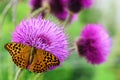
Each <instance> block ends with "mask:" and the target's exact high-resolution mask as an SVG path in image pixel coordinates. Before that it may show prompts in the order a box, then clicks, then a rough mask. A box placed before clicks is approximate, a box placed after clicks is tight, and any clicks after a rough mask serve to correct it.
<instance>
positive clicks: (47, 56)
mask: <svg viewBox="0 0 120 80" xmlns="http://www.w3.org/2000/svg"><path fill="white" fill-rule="evenodd" d="M42 55H43V56H44V63H45V64H46V66H47V67H48V68H50V67H54V66H58V65H59V64H60V61H59V59H58V58H57V57H56V56H54V55H53V54H51V53H50V52H48V51H44V52H43V53H42Z"/></svg>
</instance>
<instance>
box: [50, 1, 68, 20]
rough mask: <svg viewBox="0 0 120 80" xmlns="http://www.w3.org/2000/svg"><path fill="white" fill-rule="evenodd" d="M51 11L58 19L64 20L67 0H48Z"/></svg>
mask: <svg viewBox="0 0 120 80" xmlns="http://www.w3.org/2000/svg"><path fill="white" fill-rule="evenodd" d="M48 1H49V4H50V7H51V13H53V14H54V15H55V16H56V17H57V18H58V19H60V20H65V19H66V18H67V17H68V11H67V10H66V2H67V0H48Z"/></svg>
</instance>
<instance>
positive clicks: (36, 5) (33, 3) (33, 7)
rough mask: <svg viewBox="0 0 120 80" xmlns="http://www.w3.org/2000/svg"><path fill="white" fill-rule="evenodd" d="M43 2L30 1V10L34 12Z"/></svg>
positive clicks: (40, 0)
mask: <svg viewBox="0 0 120 80" xmlns="http://www.w3.org/2000/svg"><path fill="white" fill-rule="evenodd" d="M42 2H43V0H30V5H31V6H32V10H33V11H34V10H36V9H38V8H40V7H42Z"/></svg>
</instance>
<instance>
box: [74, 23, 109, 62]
mask: <svg viewBox="0 0 120 80" xmlns="http://www.w3.org/2000/svg"><path fill="white" fill-rule="evenodd" d="M80 36H81V38H79V39H78V41H77V42H76V44H77V49H78V53H79V55H81V56H84V57H85V58H86V59H87V61H88V62H89V63H91V64H100V63H102V62H105V61H106V59H107V57H108V54H109V53H110V47H111V39H110V36H109V34H108V33H107V32H106V30H105V29H104V28H103V26H101V25H99V24H88V25H86V26H85V27H84V28H83V30H82V33H81V35H80Z"/></svg>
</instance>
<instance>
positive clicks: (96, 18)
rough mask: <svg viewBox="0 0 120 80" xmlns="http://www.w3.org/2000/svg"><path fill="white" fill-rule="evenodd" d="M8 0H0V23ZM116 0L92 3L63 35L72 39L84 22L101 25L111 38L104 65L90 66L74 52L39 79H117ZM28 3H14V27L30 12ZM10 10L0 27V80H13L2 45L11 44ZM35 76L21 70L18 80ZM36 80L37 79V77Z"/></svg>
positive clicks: (119, 40)
mask: <svg viewBox="0 0 120 80" xmlns="http://www.w3.org/2000/svg"><path fill="white" fill-rule="evenodd" d="M8 2H9V0H0V21H2V18H3V16H2V12H3V10H4V8H5V6H6V5H7V4H8ZM118 3H120V2H119V0H116V1H113V0H96V1H95V3H94V4H93V6H92V8H90V9H86V10H83V11H81V12H80V14H79V19H78V20H77V21H75V22H74V23H72V24H71V25H69V26H68V28H67V33H68V34H69V36H70V38H71V39H72V40H74V41H75V40H76V38H77V37H78V36H79V34H80V31H81V29H82V27H83V26H84V25H85V24H87V23H101V24H103V25H104V26H105V27H106V28H107V29H108V31H109V32H110V35H111V37H112V42H113V44H112V48H111V54H110V56H109V58H108V60H107V62H105V63H104V64H101V65H91V64H89V63H87V61H86V60H85V59H84V58H80V57H79V56H78V54H77V52H76V51H74V52H72V54H71V55H70V57H69V58H68V59H67V60H66V61H65V62H64V63H63V65H61V66H60V67H58V68H57V69H55V70H52V71H48V72H46V73H45V74H44V76H43V75H41V76H39V77H42V78H43V80H120V38H119V37H120V36H119V35H120V32H119V29H120V28H119V19H120V17H119V16H118V14H119V9H118V6H116V5H120V4H118ZM30 10H31V8H30V6H29V3H28V0H19V2H18V4H17V16H16V24H19V22H20V21H21V20H23V19H24V18H25V16H26V15H27V14H29V13H30ZM12 12H13V9H10V10H9V11H8V13H7V15H6V16H5V18H4V19H5V21H4V24H3V26H0V80H14V77H15V74H16V72H17V70H18V67H16V66H15V64H14V63H13V61H12V59H11V56H10V55H9V53H8V52H7V51H6V50H5V49H4V44H6V43H8V42H10V41H11V34H12V32H13V30H14V28H15V23H14V21H13V16H12V15H13V14H12ZM35 76H36V74H35V73H31V72H29V71H27V70H24V71H23V73H22V75H21V80H33V79H34V77H35ZM38 80H41V78H39V79H38Z"/></svg>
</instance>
